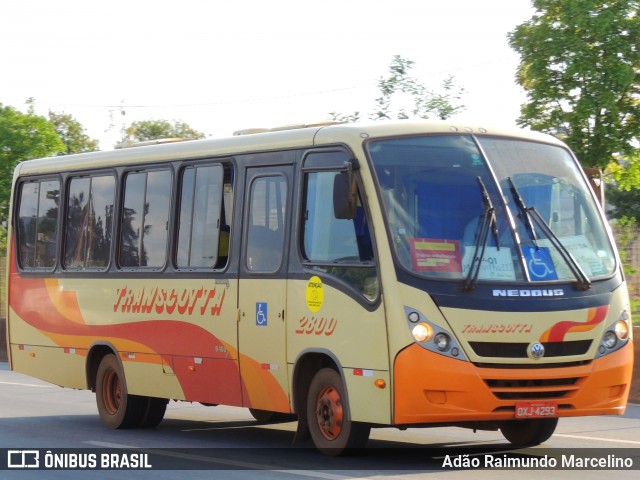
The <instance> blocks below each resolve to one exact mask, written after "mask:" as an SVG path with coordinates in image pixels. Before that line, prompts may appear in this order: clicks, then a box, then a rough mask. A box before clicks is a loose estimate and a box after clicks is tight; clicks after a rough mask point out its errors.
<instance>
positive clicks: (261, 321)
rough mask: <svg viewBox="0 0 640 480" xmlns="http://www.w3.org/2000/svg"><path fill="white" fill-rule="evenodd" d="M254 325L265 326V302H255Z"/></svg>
mask: <svg viewBox="0 0 640 480" xmlns="http://www.w3.org/2000/svg"><path fill="white" fill-rule="evenodd" d="M256 325H258V326H260V327H266V326H267V304H266V303H265V302H256Z"/></svg>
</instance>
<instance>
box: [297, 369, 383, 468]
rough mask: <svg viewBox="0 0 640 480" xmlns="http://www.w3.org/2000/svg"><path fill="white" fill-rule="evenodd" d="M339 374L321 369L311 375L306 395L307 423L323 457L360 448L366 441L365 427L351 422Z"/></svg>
mask: <svg viewBox="0 0 640 480" xmlns="http://www.w3.org/2000/svg"><path fill="white" fill-rule="evenodd" d="M345 393H346V391H345V388H344V384H343V383H342V378H340V374H338V372H336V371H335V370H333V369H331V368H324V369H322V370H320V371H319V372H318V373H316V374H315V376H314V377H313V380H312V381H311V386H310V387H309V393H308V395H307V421H308V424H309V433H310V434H311V438H312V440H313V443H314V444H315V446H316V447H317V448H318V450H320V451H321V452H322V453H324V454H326V455H332V456H335V455H342V454H344V453H348V451H349V450H350V449H355V448H362V447H364V446H365V445H366V443H367V440H368V439H369V433H370V431H371V428H370V426H369V425H367V424H363V423H358V422H352V421H351V413H350V412H349V405H348V403H347V402H346V395H345Z"/></svg>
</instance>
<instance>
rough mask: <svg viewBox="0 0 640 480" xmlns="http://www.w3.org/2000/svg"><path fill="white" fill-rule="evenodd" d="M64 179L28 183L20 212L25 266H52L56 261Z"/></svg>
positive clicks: (20, 245)
mask: <svg viewBox="0 0 640 480" xmlns="http://www.w3.org/2000/svg"><path fill="white" fill-rule="evenodd" d="M59 199H60V182H58V181H57V180H42V181H36V182H30V183H24V184H23V185H22V190H21V193H20V207H19V211H18V244H19V249H20V251H19V254H18V258H19V260H20V265H21V266H22V268H52V267H53V266H55V264H56V252H57V234H58V203H59Z"/></svg>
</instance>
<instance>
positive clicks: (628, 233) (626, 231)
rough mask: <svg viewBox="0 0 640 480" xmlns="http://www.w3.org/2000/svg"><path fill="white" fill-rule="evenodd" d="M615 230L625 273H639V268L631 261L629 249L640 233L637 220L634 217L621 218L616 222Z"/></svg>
mask: <svg viewBox="0 0 640 480" xmlns="http://www.w3.org/2000/svg"><path fill="white" fill-rule="evenodd" d="M614 232H615V236H616V243H617V244H618V250H619V252H620V260H621V261H622V267H623V269H624V273H625V274H626V275H632V274H634V273H638V269H637V268H635V267H634V266H633V265H632V264H631V263H629V250H630V249H631V246H632V245H633V243H634V242H635V241H636V239H637V238H638V234H639V233H640V231H639V230H638V224H637V220H636V219H635V218H634V217H621V218H619V219H618V220H617V221H616V222H615V225H614Z"/></svg>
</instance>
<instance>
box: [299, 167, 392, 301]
mask: <svg viewBox="0 0 640 480" xmlns="http://www.w3.org/2000/svg"><path fill="white" fill-rule="evenodd" d="M337 174H338V172H327V171H323V172H309V173H307V174H306V175H305V206H304V209H303V213H304V229H303V232H302V245H303V254H304V257H305V260H306V265H307V266H308V267H310V268H313V269H316V270H319V271H322V272H326V273H330V274H332V275H335V276H336V277H338V278H340V279H341V280H343V281H344V282H346V283H348V284H350V285H351V286H352V287H353V288H355V289H356V290H357V291H359V292H360V293H361V294H362V295H364V296H365V297H366V298H367V299H369V300H371V301H373V300H375V299H376V298H377V297H378V294H379V286H378V276H377V273H376V268H375V262H374V254H373V244H372V240H371V232H370V229H369V225H368V222H367V217H366V215H365V211H364V207H363V205H362V202H361V201H360V200H359V201H358V207H357V210H356V216H355V218H354V219H338V218H336V217H335V214H334V208H333V184H334V178H335V176H336V175H337Z"/></svg>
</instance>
